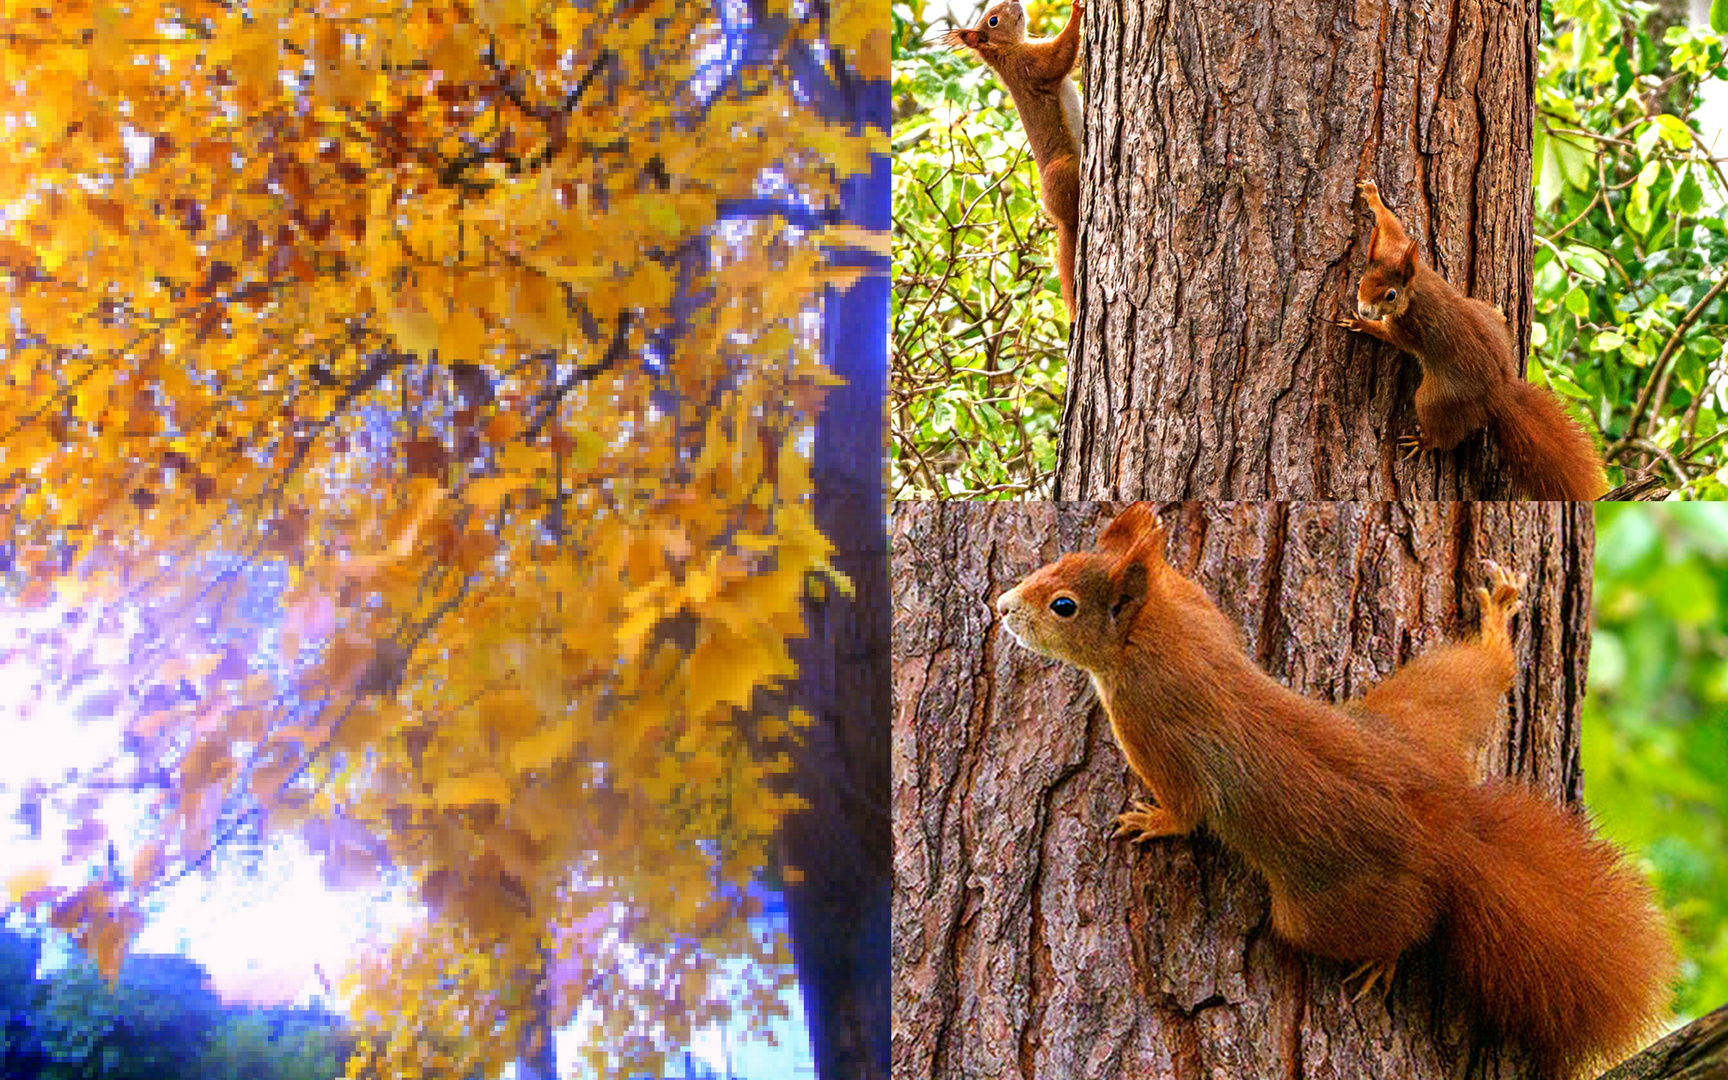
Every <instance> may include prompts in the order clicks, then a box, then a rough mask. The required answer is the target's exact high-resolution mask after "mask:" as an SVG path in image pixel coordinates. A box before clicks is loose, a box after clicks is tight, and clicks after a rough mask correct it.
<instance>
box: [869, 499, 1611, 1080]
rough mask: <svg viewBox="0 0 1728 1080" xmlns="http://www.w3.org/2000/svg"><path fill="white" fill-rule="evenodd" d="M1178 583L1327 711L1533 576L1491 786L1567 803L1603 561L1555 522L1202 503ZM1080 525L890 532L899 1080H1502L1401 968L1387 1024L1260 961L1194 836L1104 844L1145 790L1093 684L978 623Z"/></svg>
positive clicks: (1529, 512) (1508, 1079)
mask: <svg viewBox="0 0 1728 1080" xmlns="http://www.w3.org/2000/svg"><path fill="white" fill-rule="evenodd" d="M1163 514H1164V518H1165V521H1166V522H1167V524H1168V525H1169V526H1170V528H1171V540H1170V546H1169V558H1170V561H1171V562H1172V564H1173V565H1175V566H1176V567H1178V568H1179V569H1181V570H1182V571H1183V572H1184V573H1187V574H1190V575H1191V576H1193V577H1194V578H1196V580H1198V581H1199V582H1201V584H1202V585H1204V586H1205V587H1206V589H1207V591H1208V592H1209V593H1210V594H1211V595H1212V596H1213V598H1214V599H1215V600H1216V601H1217V603H1218V605H1219V607H1220V608H1221V609H1222V610H1223V611H1224V612H1225V614H1226V615H1227V616H1229V617H1230V618H1231V619H1232V620H1234V621H1236V622H1237V623H1239V624H1240V625H1241V627H1242V631H1243V635H1244V639H1245V641H1246V643H1247V647H1248V649H1249V652H1250V654H1251V655H1253V656H1254V657H1255V658H1256V659H1257V660H1258V662H1260V663H1261V664H1262V665H1263V666H1264V667H1266V669H1267V670H1269V671H1270V672H1271V673H1272V674H1273V675H1274V676H1275V677H1276V678H1278V679H1279V680H1280V681H1282V682H1284V683H1285V684H1286V685H1289V686H1292V687H1295V688H1297V689H1299V690H1301V691H1303V692H1305V693H1309V694H1312V695H1314V696H1317V697H1321V698H1325V699H1329V700H1344V699H1346V698H1349V697H1352V696H1355V695H1358V694H1360V693H1362V692H1363V691H1364V690H1365V689H1366V688H1367V687H1369V686H1370V685H1372V684H1373V683H1375V682H1376V681H1378V680H1379V679H1380V678H1382V677H1384V676H1385V675H1386V674H1388V673H1389V672H1390V671H1391V670H1392V669H1393V668H1394V667H1395V666H1397V665H1398V664H1400V663H1402V662H1404V661H1406V660H1408V659H1409V658H1410V657H1411V656H1413V655H1415V654H1417V653H1419V652H1421V651H1423V650H1424V649H1426V648H1427V647H1429V646H1432V645H1435V644H1437V643H1439V642H1442V641H1445V640H1448V639H1449V638H1450V637H1452V636H1455V635H1458V634H1460V633H1462V632H1464V631H1466V630H1467V629H1469V628H1471V627H1473V626H1474V625H1475V620H1476V618H1477V616H1478V612H1477V606H1476V598H1475V595H1474V589H1475V587H1476V586H1477V585H1478V584H1480V581H1481V577H1482V569H1481V561H1482V559H1483V558H1485V557H1487V558H1493V559H1495V560H1496V561H1498V562H1500V563H1501V564H1503V565H1506V566H1508V567H1510V568H1512V569H1515V570H1519V571H1522V572H1524V573H1527V574H1528V575H1529V589H1528V594H1527V597H1528V598H1527V601H1526V607H1525V609H1524V611H1523V613H1522V614H1520V615H1519V616H1518V617H1517V621H1516V622H1515V623H1514V635H1515V638H1516V649H1517V655H1518V658H1519V666H1518V675H1517V678H1516V683H1515V685H1514V687H1513V690H1512V693H1511V694H1510V695H1509V700H1508V704H1507V713H1506V722H1505V727H1504V729H1503V730H1502V732H1501V733H1500V735H1499V736H1498V737H1497V738H1496V739H1495V740H1494V741H1493V742H1492V743H1491V744H1490V746H1489V748H1488V749H1486V750H1485V751H1484V754H1483V758H1484V760H1483V762H1482V765H1483V767H1484V769H1485V770H1486V771H1487V772H1488V773H1489V774H1508V775H1517V776H1521V777H1525V778H1528V780H1529V782H1530V783H1532V784H1533V785H1534V786H1535V787H1537V788H1538V789H1539V790H1541V791H1542V792H1544V793H1546V794H1547V795H1549V796H1550V797H1553V798H1555V799H1561V800H1565V801H1567V802H1576V801H1577V799H1578V796H1579V787H1580V776H1579V764H1578V712H1579V708H1580V705H1581V703H1582V701H1583V696H1584V669H1585V660H1586V652H1587V642H1588V620H1589V609H1590V605H1589V598H1590V568H1591V554H1592V544H1593V532H1592V522H1591V516H1590V508H1589V507H1588V506H1587V505H1583V504H1558V503H1477V504H1468V503H1418V504H1410V505H1400V504H1396V503H1319V504H1301V503H1250V504H1228V503H1190V504H1184V505H1171V506H1166V507H1164V508H1163ZM1112 516H1113V511H1111V510H1109V509H1108V508H1101V507H1099V506H1097V505H1095V504H1078V503H1075V504H1062V505H1057V504H1006V503H1003V504H993V505H976V504H913V503H902V504H900V505H899V506H898V507H897V508H896V511H895V515H894V520H893V525H892V530H891V535H892V544H893V579H894V656H893V665H894V693H895V702H894V749H893V754H894V835H895V876H894V1077H895V1080H918V1078H924V1077H942V1078H951V1077H991V1078H1000V1077H1011V1076H1012V1077H1022V1078H1029V1077H1040V1078H1044V1077H1049V1078H1061V1080H1090V1078H1102V1077H1111V1078H1115V1077H1121V1078H1124V1080H1126V1078H1130V1077H1131V1078H1134V1080H1166V1078H1176V1080H1187V1078H1197V1077H1208V1076H1242V1077H1256V1078H1272V1077H1277V1078H1283V1080H1321V1078H1338V1080H1344V1078H1357V1077H1365V1076H1397V1077H1400V1078H1402V1080H1438V1078H1446V1080H1466V1078H1468V1080H1485V1078H1494V1080H1512V1078H1514V1077H1518V1076H1522V1075H1524V1073H1523V1072H1522V1071H1521V1069H1520V1063H1519V1062H1517V1061H1516V1060H1514V1059H1513V1056H1512V1055H1511V1053H1510V1052H1508V1051H1504V1050H1502V1049H1500V1048H1497V1047H1494V1046H1486V1045H1476V1044H1475V1043H1474V1041H1473V1040H1472V1038H1471V1035H1470V1032H1469V1030H1468V1025H1467V1023H1466V1021H1465V1019H1464V1018H1463V1016H1462V1015H1461V1014H1460V1013H1459V1012H1458V1011H1456V1009H1455V1007H1454V1006H1453V1004H1452V1002H1451V1000H1450V999H1449V998H1447V997H1446V996H1445V994H1444V990H1443V988H1437V987H1436V986H1435V985H1434V981H1433V978H1432V974H1431V969H1432V967H1433V965H1432V962H1431V960H1430V959H1429V958H1428V957H1426V956H1425V955H1424V953H1423V951H1422V950H1421V949H1418V950H1415V951H1413V952H1412V953H1411V954H1408V955H1407V956H1406V958H1405V960H1404V961H1403V962H1402V963H1401V964H1400V965H1399V969H1398V974H1397V978H1396V980H1395V981H1394V983H1393V986H1392V990H1391V993H1390V994H1389V996H1388V997H1387V999H1386V1001H1385V1002H1384V1003H1381V1002H1379V1001H1374V1000H1371V999H1364V1001H1362V1002H1361V1003H1359V1004H1356V1005H1351V1004H1349V1003H1347V1002H1346V1000H1345V998H1344V994H1343V990H1342V986H1341V980H1342V977H1343V976H1344V975H1345V974H1346V971H1345V970H1344V969H1343V967H1342V966H1341V965H1338V964H1334V963H1329V962H1326V961H1323V960H1317V959H1311V958H1308V957H1305V956H1303V955H1301V954H1299V953H1297V952H1295V951H1294V950H1292V949H1291V948H1289V947H1288V946H1285V945H1282V944H1280V943H1278V942H1276V941H1274V940H1273V938H1272V936H1271V933H1270V922H1269V919H1270V915H1269V910H1268V908H1269V905H1268V899H1267V893H1266V888H1265V885H1264V883H1263V882H1261V881H1260V880H1258V879H1257V878H1255V877H1254V876H1253V875H1251V874H1250V873H1249V872H1248V871H1247V870H1246V869H1245V868H1244V867H1243V866H1242V864H1241V863H1240V862H1239V861H1238V860H1237V859H1236V858H1235V857H1234V856H1233V855H1231V854H1229V853H1227V852H1225V851H1224V850H1223V849H1222V848H1220V847H1219V846H1218V845H1217V844H1216V842H1214V841H1213V840H1211V839H1210V838H1209V837H1206V836H1205V835H1204V834H1203V833H1202V834H1200V835H1197V836H1195V837H1193V838H1184V839H1178V840H1164V841H1157V842H1154V843H1152V844H1150V845H1147V846H1145V847H1143V848H1138V849H1134V848H1130V847H1129V846H1127V845H1125V844H1122V843H1118V842H1111V841H1109V840H1107V839H1106V837H1107V835H1108V833H1109V831H1110V825H1111V822H1112V820H1113V818H1114V816H1115V815H1116V814H1117V813H1118V812H1120V811H1122V810H1123V809H1126V808H1127V807H1128V805H1129V800H1130V799H1131V798H1133V797H1143V796H1144V794H1145V793H1144V792H1143V791H1142V790H1141V789H1140V787H1139V785H1138V782H1137V781H1135V780H1134V778H1133V776H1132V774H1131V773H1130V771H1129V769H1128V766H1127V763H1126V761H1125V760H1124V759H1123V757H1122V755H1121V753H1120V751H1119V750H1118V749H1117V748H1116V746H1115V744H1114V742H1113V741H1112V738H1111V735H1110V730H1109V724H1108V721H1107V720H1106V718H1105V717H1104V716H1103V713H1102V710H1101V709H1100V708H1099V707H1098V706H1097V704H1096V702H1095V700H1094V699H1093V696H1092V693H1091V689H1090V685H1089V683H1088V680H1087V678H1086V676H1085V675H1083V674H1082V673H1081V672H1079V671H1077V670H1075V669H1072V668H1069V667H1066V666H1063V665H1060V664H1058V663H1056V662H1055V661H1051V660H1046V659H1044V658H1041V657H1038V656H1035V655H1034V654H1032V653H1030V652H1028V651H1026V650H1025V649H1022V648H1020V647H1018V646H1016V645H1015V644H1014V643H1013V642H1012V641H1011V640H1010V639H1009V638H1008V637H1007V635H1006V634H1004V633H1003V632H1002V631H1001V628H1000V626H999V624H998V623H997V621H996V618H995V615H994V612H993V611H992V609H991V607H990V606H989V601H990V600H992V599H993V598H994V597H996V596H997V595H999V594H1000V593H1001V592H1002V591H1003V590H1005V589H1007V588H1009V587H1010V586H1012V585H1013V584H1014V583H1015V582H1016V581H1018V580H1019V578H1020V577H1021V576H1023V575H1024V574H1026V573H1027V572H1029V571H1031V570H1033V569H1035V568H1036V567H1038V566H1039V565H1042V564H1043V563H1044V562H1046V561H1047V560H1049V559H1052V558H1054V557H1056V556H1058V555H1060V554H1062V553H1065V552H1067V551H1072V550H1080V549H1084V548H1090V547H1091V546H1092V542H1093V540H1094V539H1095V538H1096V537H1097V535H1098V533H1099V531H1100V530H1101V529H1102V527H1103V526H1104V525H1105V524H1106V523H1107V522H1108V521H1109V519H1110V518H1111V517H1112Z"/></svg>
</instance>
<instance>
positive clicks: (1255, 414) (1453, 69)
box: [1056, 0, 1538, 499]
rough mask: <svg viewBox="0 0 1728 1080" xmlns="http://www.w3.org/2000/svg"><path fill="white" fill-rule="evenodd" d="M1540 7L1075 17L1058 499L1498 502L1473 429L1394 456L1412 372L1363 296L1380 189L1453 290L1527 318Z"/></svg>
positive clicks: (1094, 11) (1200, 9) (1323, 2)
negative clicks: (1365, 323)
mask: <svg viewBox="0 0 1728 1080" xmlns="http://www.w3.org/2000/svg"><path fill="white" fill-rule="evenodd" d="M1537 11H1538V2H1537V0H1504V2H1500V3H1496V2H1493V0H1459V2H1458V3H1451V4H1388V3H1381V2H1367V3H1364V2H1358V0H1294V2H1291V3H1277V4H1265V3H1256V2H1253V0H1180V2H1178V0H1106V2H1103V3H1095V4H1092V5H1089V6H1088V7H1087V10H1086V30H1085V36H1084V42H1085V44H1084V56H1085V59H1086V62H1087V68H1086V71H1087V75H1088V78H1087V93H1086V98H1085V130H1086V141H1085V156H1084V163H1083V167H1082V176H1083V180H1082V191H1081V212H1080V249H1079V250H1080V255H1079V265H1080V272H1079V281H1080V289H1079V291H1080V294H1081V297H1080V302H1079V311H1078V314H1077V317H1076V321H1075V330H1074V334H1073V338H1072V340H1071V342H1070V345H1069V363H1070V373H1069V383H1068V399H1067V403H1066V408H1065V410H1064V417H1063V424H1062V428H1063V430H1062V440H1061V456H1060V460H1059V462H1058V466H1057V488H1056V497H1057V498H1058V499H1082V498H1133V497H1150V498H1247V499H1266V498H1279V499H1287V498H1339V499H1346V498H1348V499H1386V498H1397V497H1404V498H1410V497H1415V498H1436V499H1452V498H1461V499H1477V498H1493V497H1501V496H1504V495H1505V494H1506V493H1507V491H1508V489H1507V488H1506V487H1505V486H1504V483H1503V479H1502V477H1501V476H1500V470H1499V468H1498V466H1497V464H1496V463H1495V462H1494V460H1493V458H1492V452H1491V450H1490V449H1489V447H1488V442H1487V439H1486V436H1485V435H1483V434H1477V435H1473V436H1471V437H1470V438H1468V439H1466V440H1465V441H1464V443H1463V445H1462V446H1460V447H1459V449H1458V450H1457V451H1455V452H1451V453H1445V454H1429V455H1424V457H1425V458H1426V459H1428V460H1424V461H1421V462H1408V463H1407V462H1401V461H1399V460H1397V455H1396V453H1395V452H1394V445H1395V443H1394V440H1395V439H1396V437H1397V435H1399V434H1400V433H1402V432H1406V431H1410V430H1413V428H1414V424H1415V414H1414V406H1413V400H1414V394H1415V390H1416V385H1417V383H1418V382H1419V381H1420V380H1419V373H1418V368H1417V366H1416V361H1415V360H1414V359H1413V358H1410V357H1405V356H1402V355H1400V354H1399V353H1398V352H1397V351H1396V350H1395V349H1393V348H1392V347H1391V346H1389V345H1384V344H1381V343H1379V342H1375V341H1367V340H1363V339H1360V338H1356V337H1354V336H1353V335H1351V334H1349V333H1348V332H1347V331H1344V330H1342V329H1340V328H1338V327H1337V326H1335V325H1333V323H1332V322H1331V320H1332V319H1334V318H1335V317H1336V315H1337V313H1338V312H1339V310H1340V308H1341V307H1342V306H1343V305H1344V304H1346V303H1348V304H1350V305H1352V306H1353V305H1354V301H1355V286H1356V280H1357V278H1358V277H1359V276H1360V275H1361V271H1362V267H1363V264H1364V261H1365V259H1366V255H1367V225H1368V224H1369V222H1370V220H1371V219H1370V218H1369V216H1368V214H1367V213H1366V211H1365V210H1364V209H1363V208H1362V206H1361V204H1360V203H1359V201H1358V200H1357V197H1356V190H1355V185H1356V182H1357V181H1358V180H1360V179H1368V178H1373V179H1375V180H1376V181H1377V182H1378V183H1379V185H1380V190H1381V191H1382V193H1383V194H1384V196H1385V198H1386V200H1387V203H1388V204H1389V205H1390V206H1391V207H1392V208H1393V209H1394V210H1396V211H1397V212H1398V214H1399V216H1400V217H1401V218H1402V219H1403V220H1404V221H1405V223H1406V226H1407V227H1408V228H1409V229H1410V231H1411V235H1412V236H1413V237H1415V238H1416V240H1417V242H1418V243H1419V244H1420V245H1421V248H1420V254H1421V258H1423V259H1424V260H1426V261H1427V262H1428V264H1429V265H1430V266H1433V267H1434V268H1435V269H1436V270H1437V271H1438V272H1439V273H1440V274H1441V275H1442V276H1444V277H1445V278H1446V279H1447V280H1448V281H1450V282H1451V283H1452V284H1453V285H1455V286H1457V287H1458V288H1459V289H1460V290H1462V291H1464V292H1465V293H1467V294H1469V295H1471V296H1476V297H1480V298H1482V299H1485V300H1487V301H1489V302H1490V303H1493V304H1496V305H1498V306H1499V307H1500V308H1502V309H1503V310H1505V311H1506V312H1507V313H1508V315H1509V317H1510V321H1511V322H1512V324H1513V329H1514V336H1515V338H1516V341H1517V348H1518V356H1519V357H1520V362H1522V357H1523V356H1524V355H1525V353H1526V351H1527V348H1528V344H1529V327H1530V316H1531V310H1532V297H1531V287H1532V282H1531V277H1532V275H1531V257H1532V250H1533V247H1532V245H1533V240H1532V232H1531V229H1532V213H1533V211H1532V196H1531V187H1530V169H1531V157H1530V144H1531V132H1532V130H1533V128H1532V123H1533V119H1534V114H1535V109H1534V90H1535V72H1536V33H1537Z"/></svg>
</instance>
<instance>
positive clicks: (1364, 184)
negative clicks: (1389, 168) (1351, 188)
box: [1356, 180, 1380, 196]
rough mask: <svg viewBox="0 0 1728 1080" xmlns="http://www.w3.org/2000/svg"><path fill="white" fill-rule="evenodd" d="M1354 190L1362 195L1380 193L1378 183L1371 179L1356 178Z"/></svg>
mask: <svg viewBox="0 0 1728 1080" xmlns="http://www.w3.org/2000/svg"><path fill="white" fill-rule="evenodd" d="M1356 190H1357V191H1360V192H1361V193H1362V194H1363V195H1364V196H1369V195H1378V194H1380V185H1378V184H1376V183H1375V182H1374V181H1372V180H1358V181H1356Z"/></svg>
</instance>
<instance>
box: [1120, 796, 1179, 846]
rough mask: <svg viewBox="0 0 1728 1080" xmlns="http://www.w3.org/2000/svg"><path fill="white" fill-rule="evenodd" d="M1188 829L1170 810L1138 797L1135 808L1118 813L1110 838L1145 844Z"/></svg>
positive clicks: (1176, 834) (1177, 834)
mask: <svg viewBox="0 0 1728 1080" xmlns="http://www.w3.org/2000/svg"><path fill="white" fill-rule="evenodd" d="M1187 831H1188V830H1187V829H1185V828H1183V827H1182V826H1181V824H1179V823H1178V822H1177V821H1176V819H1175V818H1174V817H1172V816H1171V814H1170V811H1168V810H1166V809H1164V808H1163V807H1162V806H1153V805H1152V804H1151V803H1148V802H1142V801H1140V800H1139V799H1136V800H1134V809H1132V810H1124V811H1123V812H1122V813H1120V814H1118V815H1116V827H1115V828H1114V829H1112V830H1111V832H1110V839H1112V840H1126V841H1128V842H1129V843H1130V844H1144V843H1145V842H1146V841H1148V840H1156V839H1158V838H1159V837H1161V836H1181V835H1183V834H1184V833H1186V832H1187Z"/></svg>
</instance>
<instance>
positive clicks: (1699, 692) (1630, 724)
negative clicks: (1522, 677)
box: [1583, 503, 1728, 1022]
mask: <svg viewBox="0 0 1728 1080" xmlns="http://www.w3.org/2000/svg"><path fill="white" fill-rule="evenodd" d="M1594 606H1595V618H1594V629H1593V633H1592V635H1591V642H1590V675H1589V689H1588V693H1587V694H1586V695H1585V698H1584V739H1583V744H1584V745H1583V754H1584V802H1585V805H1586V806H1587V807H1588V808H1589V811H1590V815H1591V817H1592V818H1593V819H1594V820H1595V822H1596V826H1597V828H1598V829H1599V830H1600V831H1601V832H1603V833H1605V834H1606V835H1608V836H1609V837H1611V838H1613V839H1614V840H1615V841H1616V842H1618V843H1619V844H1621V845H1622V846H1623V847H1625V848H1628V849H1630V850H1631V851H1633V852H1636V853H1637V855H1638V856H1639V857H1640V858H1642V859H1643V860H1644V862H1645V864H1646V866H1647V868H1648V870H1649V872H1650V874H1651V877H1652V880H1653V881H1654V882H1655V883H1656V886H1657V888H1658V890H1659V892H1660V894H1661V897H1662V903H1663V905H1664V906H1665V907H1666V908H1667V910H1668V915H1669V920H1670V922H1671V923H1672V925H1673V927H1674V929H1675V931H1676V932H1677V934H1678V937H1679V941H1680V945H1681V951H1682V955H1683V960H1682V967H1681V975H1682V979H1681V983H1680V985H1679V988H1678V990H1679V992H1678V995H1677V997H1676V1006H1677V1010H1678V1012H1679V1013H1680V1016H1679V1019H1680V1020H1681V1022H1685V1021H1686V1020H1688V1019H1691V1018H1694V1017H1697V1016H1699V1015H1702V1014H1703V1013H1706V1012H1709V1011H1710V1010H1711V1009H1714V1008H1716V1007H1717V1006H1719V1005H1722V1004H1723V1003H1724V1002H1728V505H1724V504H1721V503H1685V504H1677V503H1660V504H1637V503H1602V504H1600V505H1599V506H1598V507H1597V508H1596V580H1595V599H1594Z"/></svg>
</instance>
